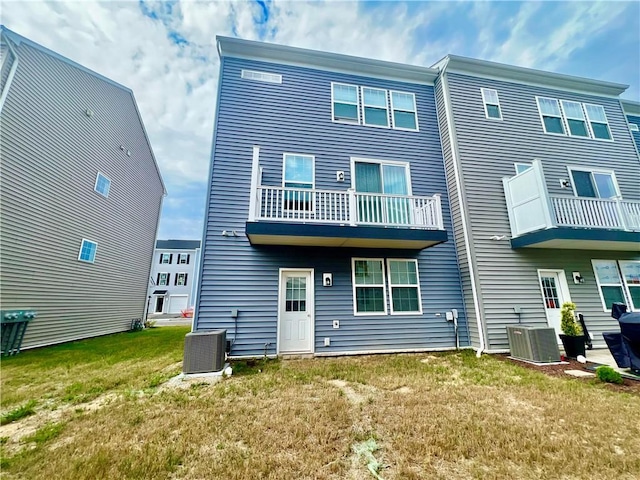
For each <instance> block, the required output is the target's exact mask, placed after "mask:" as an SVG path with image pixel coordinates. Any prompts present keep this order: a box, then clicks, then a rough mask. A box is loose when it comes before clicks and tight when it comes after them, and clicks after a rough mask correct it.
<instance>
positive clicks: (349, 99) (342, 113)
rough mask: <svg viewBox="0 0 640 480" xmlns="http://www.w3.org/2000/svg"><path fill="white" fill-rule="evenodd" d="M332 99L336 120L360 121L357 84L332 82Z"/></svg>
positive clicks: (334, 118) (334, 119)
mask: <svg viewBox="0 0 640 480" xmlns="http://www.w3.org/2000/svg"><path fill="white" fill-rule="evenodd" d="M331 100H332V103H331V107H332V111H333V121H334V122H346V123H360V118H359V113H358V87H357V86H355V85H346V84H344V83H332V84H331Z"/></svg>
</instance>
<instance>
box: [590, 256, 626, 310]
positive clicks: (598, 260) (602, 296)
mask: <svg viewBox="0 0 640 480" xmlns="http://www.w3.org/2000/svg"><path fill="white" fill-rule="evenodd" d="M598 262H603V263H614V264H615V266H616V269H617V270H618V276H619V277H620V283H619V284H616V283H600V278H599V277H598V273H597V272H596V263H598ZM591 268H592V270H593V276H594V277H596V285H597V286H598V295H600V303H601V304H602V311H603V312H611V309H610V308H607V304H606V302H605V301H604V295H603V294H602V288H601V287H620V289H621V290H622V297H623V298H624V299H625V304H626V305H627V306H628V307H630V306H631V305H630V303H629V300H630V298H629V292H628V291H627V290H626V288H625V282H624V277H623V276H622V272H621V271H620V265H618V260H607V259H602V258H598V259H593V260H591Z"/></svg>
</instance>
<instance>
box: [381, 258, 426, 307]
mask: <svg viewBox="0 0 640 480" xmlns="http://www.w3.org/2000/svg"><path fill="white" fill-rule="evenodd" d="M390 262H413V263H415V265H416V281H417V283H416V284H415V285H405V284H398V285H392V284H391V266H390V265H389V263H390ZM386 267H387V272H389V275H388V279H387V284H388V286H389V310H390V314H391V315H422V292H421V291H420V271H419V269H418V259H417V258H387V262H386ZM393 287H400V288H402V287H411V288H416V289H417V290H418V311H417V312H396V311H394V310H393V291H392V288H393Z"/></svg>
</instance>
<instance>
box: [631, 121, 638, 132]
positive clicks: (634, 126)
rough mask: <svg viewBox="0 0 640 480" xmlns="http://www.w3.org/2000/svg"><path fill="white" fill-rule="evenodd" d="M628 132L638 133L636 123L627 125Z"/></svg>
mask: <svg viewBox="0 0 640 480" xmlns="http://www.w3.org/2000/svg"><path fill="white" fill-rule="evenodd" d="M629 130H631V131H632V132H638V131H640V127H638V124H637V123H629Z"/></svg>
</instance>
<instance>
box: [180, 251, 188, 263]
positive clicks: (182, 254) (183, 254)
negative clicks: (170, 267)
mask: <svg viewBox="0 0 640 480" xmlns="http://www.w3.org/2000/svg"><path fill="white" fill-rule="evenodd" d="M188 258H189V254H188V253H179V254H178V265H187V259H188ZM182 260H184V262H183V261H182Z"/></svg>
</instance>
